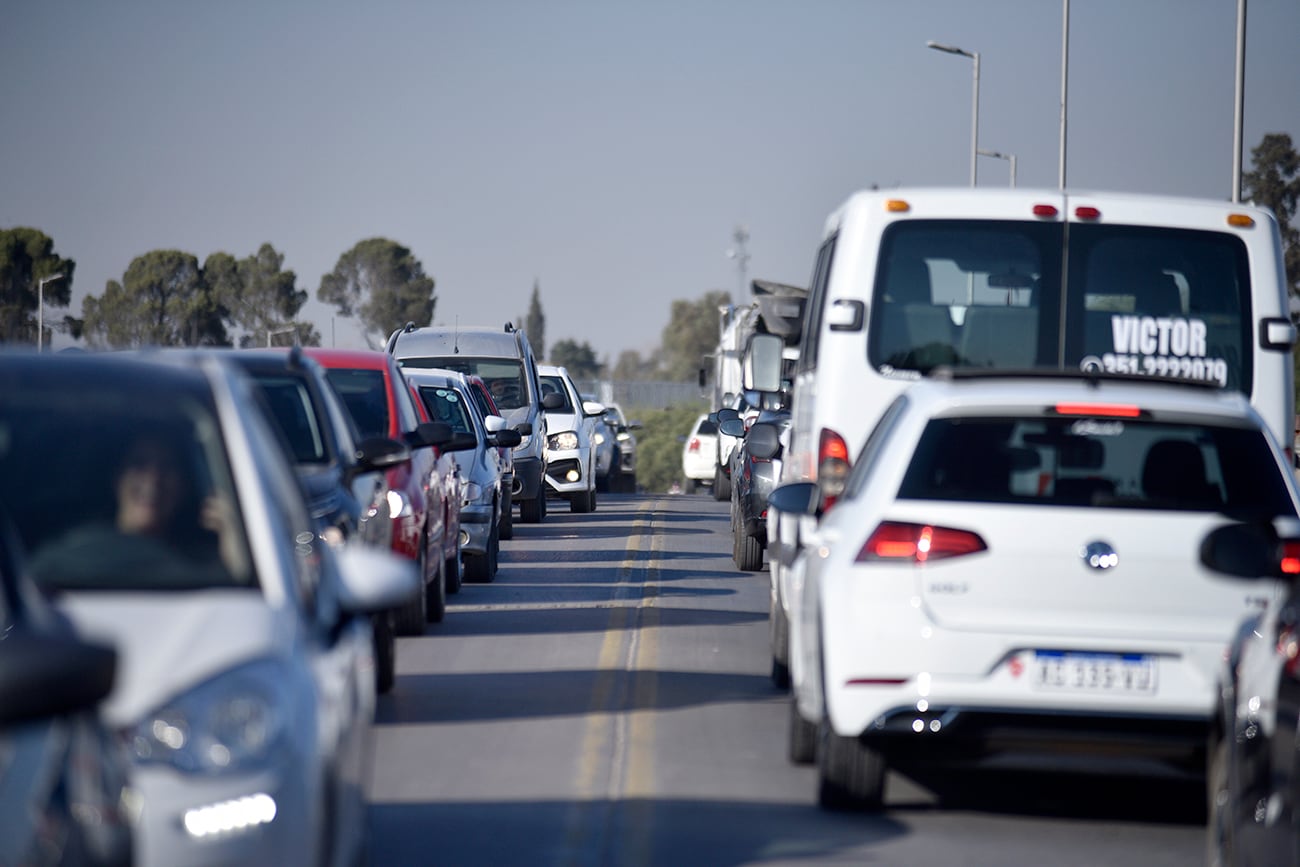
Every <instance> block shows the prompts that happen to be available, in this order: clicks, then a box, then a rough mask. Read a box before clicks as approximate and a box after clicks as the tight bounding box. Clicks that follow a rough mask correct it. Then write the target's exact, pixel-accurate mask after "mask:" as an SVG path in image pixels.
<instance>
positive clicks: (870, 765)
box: [817, 717, 888, 812]
mask: <svg viewBox="0 0 1300 867" xmlns="http://www.w3.org/2000/svg"><path fill="white" fill-rule="evenodd" d="M887 770H888V768H887V765H886V763H885V757H884V755H882V754H881V753H880V752H879V751H878V750H874V749H871V748H870V747H867V746H865V745H863V743H862V742H861V741H859V740H858V739H857V738H852V737H844V736H843V735H838V734H836V733H835V732H834V730H832V729H831V725H830V720H828V719H826V718H825V717H823V718H822V721H821V724H820V725H819V726H818V728H817V803H818V805H819V806H820V807H822V808H823V809H825V810H835V811H849V810H854V811H862V812H876V811H879V810H883V809H884V807H885V775H886V771H887Z"/></svg>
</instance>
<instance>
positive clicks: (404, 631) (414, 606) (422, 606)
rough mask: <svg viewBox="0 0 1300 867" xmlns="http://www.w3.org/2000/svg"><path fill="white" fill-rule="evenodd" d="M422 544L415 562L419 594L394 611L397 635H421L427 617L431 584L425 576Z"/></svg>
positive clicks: (425, 566) (425, 567) (424, 556)
mask: <svg viewBox="0 0 1300 867" xmlns="http://www.w3.org/2000/svg"><path fill="white" fill-rule="evenodd" d="M425 550H426V549H425V547H424V544H423V543H421V546H420V559H419V560H418V561H416V562H417V564H418V566H419V574H420V581H421V585H420V592H418V593H416V594H415V595H414V596H412V597H411V598H410V600H409V601H408V602H407V603H406V604H405V605H402V606H401V607H400V608H398V609H397V610H396V613H395V615H394V618H393V619H394V621H395V623H394V626H395V629H396V630H397V634H398V635H421V634H423V633H424V625H425V623H426V622H428V621H427V618H428V616H429V610H428V597H429V589H430V588H429V584H430V583H431V582H430V581H429V580H428V578H429V576H428V574H427V571H426V570H427V568H428V566H427V564H428V559H427V557H428V555H427V554H426V553H425Z"/></svg>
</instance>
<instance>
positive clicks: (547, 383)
mask: <svg viewBox="0 0 1300 867" xmlns="http://www.w3.org/2000/svg"><path fill="white" fill-rule="evenodd" d="M548 394H558V395H559V396H560V398H561V399H562V400H563V401H564V403H563V404H562V405H561V406H558V407H556V408H555V409H553V410H551V412H573V400H572V399H571V398H570V397H569V390H568V389H567V388H565V386H564V378H563V377H561V376H558V375H557V376H547V375H543V376H542V397H546V396H547V395H548Z"/></svg>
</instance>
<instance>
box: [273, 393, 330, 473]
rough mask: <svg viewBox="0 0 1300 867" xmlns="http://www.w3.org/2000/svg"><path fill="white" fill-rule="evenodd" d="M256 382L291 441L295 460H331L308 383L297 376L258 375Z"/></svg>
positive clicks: (310, 461)
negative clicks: (313, 407)
mask: <svg viewBox="0 0 1300 867" xmlns="http://www.w3.org/2000/svg"><path fill="white" fill-rule="evenodd" d="M256 382H257V385H258V388H259V389H260V390H261V392H262V396H263V397H264V398H265V399H266V403H267V406H268V407H269V408H270V410H271V416H272V417H273V418H274V419H275V421H276V424H277V425H278V426H279V428H280V432H281V433H282V434H283V435H284V438H285V441H286V442H287V443H288V445H289V451H290V454H292V455H293V460H294V462H295V463H299V464H322V463H326V462H328V460H329V454H328V452H327V450H326V446H325V440H324V437H323V436H322V435H321V429H320V425H319V424H318V423H317V418H316V413H315V411H314V410H313V409H312V402H311V394H310V393H309V392H308V390H307V384H306V383H305V382H303V381H302V380H301V379H299V378H298V377H295V376H279V375H275V374H267V375H261V374H259V375H257V378H256Z"/></svg>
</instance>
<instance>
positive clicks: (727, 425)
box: [718, 418, 745, 437]
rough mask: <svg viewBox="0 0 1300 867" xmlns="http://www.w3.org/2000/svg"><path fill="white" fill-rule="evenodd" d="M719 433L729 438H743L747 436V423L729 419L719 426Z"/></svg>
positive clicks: (737, 419)
mask: <svg viewBox="0 0 1300 867" xmlns="http://www.w3.org/2000/svg"><path fill="white" fill-rule="evenodd" d="M718 432H719V433H723V434H726V435H727V436H729V437H743V436H744V435H745V423H744V422H743V421H741V420H740V419H739V418H729V419H727V420H726V421H723V422H721V423H719V424H718Z"/></svg>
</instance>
